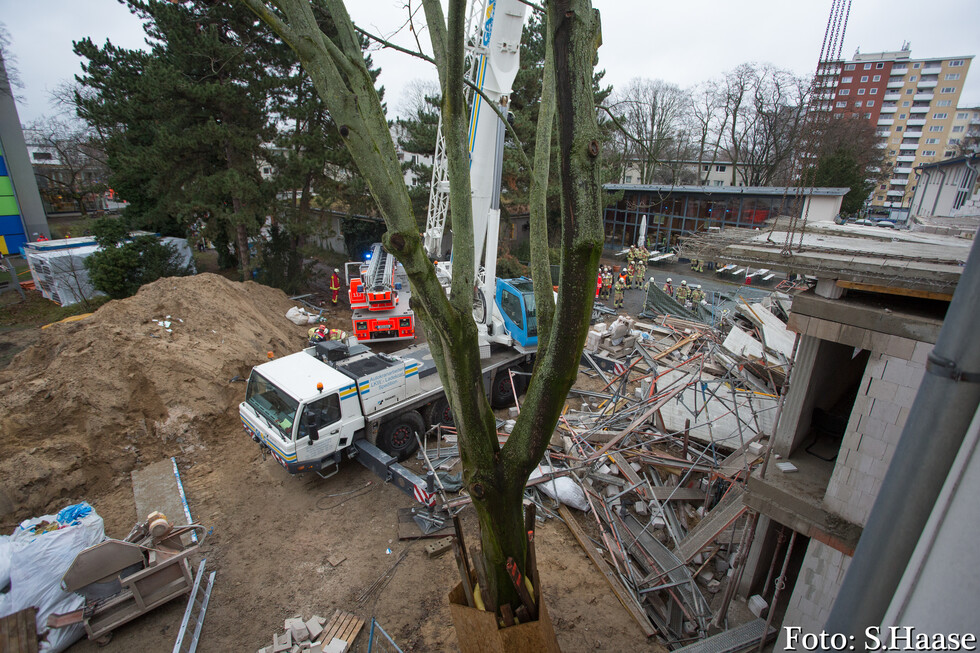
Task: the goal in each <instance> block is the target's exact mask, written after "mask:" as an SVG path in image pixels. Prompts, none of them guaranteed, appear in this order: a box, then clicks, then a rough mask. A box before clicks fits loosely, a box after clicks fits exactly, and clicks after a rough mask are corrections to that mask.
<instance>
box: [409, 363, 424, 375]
mask: <svg viewBox="0 0 980 653" xmlns="http://www.w3.org/2000/svg"><path fill="white" fill-rule="evenodd" d="M420 367H422V365H421V364H419V363H413V364H411V365H406V366H405V378H406V379H407V378H408V377H410V376H418V373H419V368H420Z"/></svg>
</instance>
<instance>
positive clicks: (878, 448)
mask: <svg viewBox="0 0 980 653" xmlns="http://www.w3.org/2000/svg"><path fill="white" fill-rule="evenodd" d="M861 453H863V454H866V455H868V456H870V457H871V458H875V459H878V460H881V459H882V458H884V456H885V443H884V441H883V440H878V439H877V438H865V439H864V440H862V441H861Z"/></svg>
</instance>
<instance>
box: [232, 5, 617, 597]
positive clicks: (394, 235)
mask: <svg viewBox="0 0 980 653" xmlns="http://www.w3.org/2000/svg"><path fill="white" fill-rule="evenodd" d="M240 1H241V2H243V3H244V4H245V5H247V6H248V7H249V8H250V9H251V10H252V11H254V12H255V13H256V14H257V15H258V16H259V17H260V18H261V19H262V20H264V21H265V22H266V23H268V24H269V25H270V26H271V27H272V28H273V29H274V30H275V31H276V32H277V33H278V34H279V36H280V37H281V38H282V39H283V40H284V41H285V42H286V43H288V44H289V45H290V47H292V48H293V50H294V51H295V52H296V54H297V55H298V57H299V59H300V61H301V62H302V64H303V66H304V68H305V69H306V70H307V72H308V73H309V75H310V77H311V78H312V79H313V81H314V84H315V86H316V89H317V92H318V93H319V94H320V96H321V97H322V98H323V100H324V103H325V104H326V105H327V108H328V109H329V111H330V114H331V117H332V118H333V121H334V122H335V123H336V125H337V126H338V128H339V130H340V135H341V137H342V138H343V140H344V143H345V145H346V146H347V148H348V149H349V151H350V153H351V156H352V157H353V159H354V161H355V162H356V163H357V167H358V170H359V171H360V173H361V174H362V175H363V177H364V180H365V182H366V184H367V186H368V188H369V190H370V192H371V194H372V195H373V197H374V199H375V201H376V202H377V204H378V208H379V210H380V211H381V214H382V215H383V217H384V219H385V223H386V225H387V227H388V232H387V234H386V235H385V238H384V244H385V247H386V249H388V250H389V251H390V252H391V253H393V254H394V255H395V257H396V258H397V259H398V260H399V261H400V262H401V263H402V265H403V266H404V268H405V271H406V273H407V274H408V277H409V279H410V281H411V283H412V290H413V294H412V302H413V308H414V309H415V311H416V314H417V315H418V317H419V318H420V319H421V321H422V324H423V325H424V327H425V331H426V334H427V336H428V338H429V345H430V349H431V351H432V355H433V358H434V360H435V362H436V366H437V368H438V371H439V375H440V378H441V379H442V382H443V385H444V387H445V389H446V396H447V398H448V399H449V404H450V406H451V408H452V411H453V415H454V418H455V421H456V425H457V428H458V431H459V440H460V454H461V457H462V462H463V472H464V482H465V484H466V487H467V489H468V490H469V492H470V494H471V496H472V497H473V499H474V501H473V505H474V507H475V509H476V512H477V515H478V517H479V521H480V526H481V542H482V545H483V555H484V558H485V561H486V563H487V565H486V566H487V570H488V575H489V579H488V584H489V587H488V588H485V589H486V591H488V592H489V593H490V594H491V596H493V597H495V598H496V601H495V603H497V604H498V605H500V604H502V603H504V602H506V603H510V604H512V605H514V606H516V605H518V604H519V601H518V599H517V596H516V593H515V592H514V589H513V586H512V585H511V583H510V581H509V578H508V576H507V571H506V566H505V565H506V560H507V558H508V557H512V558H513V559H514V560H515V561H517V563H518V565H519V566H520V568H521V570H522V572H523V571H524V561H525V559H526V544H527V543H526V534H525V533H524V528H523V508H522V499H523V491H524V484H525V483H526V481H527V478H528V476H529V475H530V473H531V472H532V471H533V470H534V468H535V467H536V466H537V464H538V462H539V461H540V460H541V457H542V456H543V455H544V451H545V448H546V447H547V445H548V442H549V441H550V439H551V434H552V433H553V431H554V428H555V424H556V423H557V421H558V417H559V415H560V412H561V408H562V406H563V405H564V401H565V398H566V396H567V394H568V390H569V389H570V388H571V385H572V383H573V381H574V380H575V377H576V375H577V373H578V361H579V357H580V353H581V350H582V346H583V344H584V342H585V336H586V333H587V331H588V325H589V317H590V314H591V311H592V300H593V297H594V293H595V278H596V270H597V266H598V262H599V255H600V252H601V248H602V242H603V239H602V221H601V216H600V210H601V205H600V192H601V188H600V183H599V158H598V154H599V150H600V147H599V140H598V139H599V130H598V126H597V124H596V115H595V107H594V102H593V94H592V71H593V67H594V64H595V57H596V48H597V47H598V44H599V19H598V12H597V11H594V10H593V9H592V8H591V3H590V2H589V1H588V0H552V1H551V2H550V3H549V8H548V30H549V39H550V40H551V42H552V43H553V56H554V64H555V65H554V70H555V71H556V73H557V74H555V75H554V78H555V82H554V85H555V88H556V91H555V92H554V96H553V97H554V98H556V100H552V101H544V100H543V101H542V108H541V119H540V122H539V128H540V129H541V131H542V132H548V133H547V134H541V135H539V143H538V146H537V147H536V156H535V159H536V160H535V163H536V167H538V166H540V169H537V170H536V171H535V173H536V174H535V177H534V185H535V189H536V191H538V192H539V193H541V197H542V198H543V196H544V191H545V190H546V189H545V188H544V185H545V184H546V183H547V178H548V174H547V161H548V155H549V153H548V150H549V148H548V147H547V143H548V141H549V140H550V125H551V124H552V122H553V118H552V112H554V110H555V109H554V107H555V104H557V115H558V120H557V124H558V128H559V132H560V140H561V171H562V174H561V178H562V198H563V214H564V216H563V222H562V233H561V252H562V254H561V275H560V282H559V291H558V299H557V304H555V303H554V300H553V299H552V294H551V288H550V277H549V276H548V275H547V274H545V272H544V270H547V269H548V267H547V266H548V260H547V255H548V252H547V227H546V223H545V217H544V207H543V204H544V203H543V201H539V202H535V203H534V208H533V209H532V229H533V230H534V234H535V238H534V240H536V241H539V243H545V246H544V247H543V248H539V247H536V248H535V249H534V250H533V251H532V269H533V270H534V271H535V277H536V278H537V279H539V282H538V283H536V284H535V286H536V288H535V295H536V299H537V305H538V306H539V310H541V309H542V308H543V310H542V311H541V312H542V321H541V322H540V323H539V343H540V344H539V348H538V354H537V361H536V365H535V369H534V373H533V375H532V378H531V381H530V384H529V386H528V390H527V395H526V397H525V399H524V402H523V405H522V409H521V414H520V417H519V418H518V420H517V423H516V425H515V427H514V430H513V433H512V434H511V436H510V438H509V439H508V441H507V443H506V444H505V445H504V446H502V447H501V446H500V445H499V444H498V443H497V436H496V429H495V422H494V416H493V412H492V411H491V409H490V406H489V404H488V402H487V399H486V393H485V390H484V388H483V384H482V382H481V379H482V368H481V363H480V355H479V346H478V339H477V329H476V325H475V323H474V322H473V317H472V302H473V288H474V282H475V279H474V277H473V269H474V266H473V264H472V262H473V259H474V256H475V252H474V251H473V244H472V243H473V237H472V235H473V216H472V211H471V206H470V179H469V162H468V153H467V147H466V134H467V122H468V113H469V107H468V106H467V105H466V100H465V95H464V81H463V72H464V69H463V65H464V61H463V59H464V51H463V36H464V34H463V31H464V27H465V20H466V9H467V2H466V0H450V1H449V8H448V14H444V13H443V9H442V5H441V3H440V2H439V0H422V4H423V7H424V9H425V14H426V18H427V22H428V30H429V34H430V38H431V42H432V48H433V53H434V59H435V63H436V66H437V68H438V71H439V80H440V85H441V86H442V92H443V93H442V97H443V105H442V120H443V133H444V135H445V138H446V150H447V158H448V170H449V179H450V203H451V206H452V229H453V235H454V238H453V247H454V250H453V257H454V261H453V263H454V264H453V270H454V276H453V280H452V288H451V290H450V293H449V296H448V297H447V296H446V293H445V292H444V290H443V289H442V287H441V286H440V284H439V282H438V280H437V279H436V276H435V269H434V267H433V265H432V262H431V261H429V259H428V258H427V257H426V255H425V252H424V250H423V247H422V242H421V239H420V237H419V233H418V229H417V227H416V222H415V217H414V214H413V209H412V204H411V201H410V199H409V195H408V190H407V188H406V186H405V183H404V181H403V177H402V171H401V167H400V165H399V162H398V158H397V155H396V152H395V146H394V143H393V142H392V139H391V135H390V132H389V130H388V124H387V122H386V119H385V115H384V112H383V110H382V107H381V103H380V101H379V100H378V96H377V93H376V92H375V89H374V84H373V80H372V78H371V76H370V74H369V73H368V69H367V67H366V66H365V64H364V59H363V53H362V51H361V47H360V39H359V35H358V33H357V31H356V30H355V28H354V27H353V25H352V24H351V21H350V17H349V16H348V14H347V11H346V8H345V7H344V4H343V2H341V1H340V0H318V1H317V2H314V3H311V2H309V1H308V0H240ZM550 77H551V72H550V69H549V72H547V73H546V81H548V79H549V78H550ZM550 85H551V84H550V83H549V84H546V88H547V87H548V86H550ZM546 95H547V94H546ZM541 138H544V139H545V140H544V141H543V143H544V144H542V143H541V142H540V140H541ZM542 257H543V261H542ZM541 279H544V280H546V281H545V283H541V282H540V280H541ZM552 316H553V317H552ZM542 331H544V333H543V335H542Z"/></svg>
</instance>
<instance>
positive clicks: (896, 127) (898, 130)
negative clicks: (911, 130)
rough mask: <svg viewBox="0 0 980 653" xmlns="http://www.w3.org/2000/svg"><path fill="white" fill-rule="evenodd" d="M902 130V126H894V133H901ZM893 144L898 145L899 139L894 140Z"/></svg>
mask: <svg viewBox="0 0 980 653" xmlns="http://www.w3.org/2000/svg"><path fill="white" fill-rule="evenodd" d="M902 129H904V127H902V125H896V126H895V131H897V132H900V131H902ZM895 142H896V143H898V142H899V139H895Z"/></svg>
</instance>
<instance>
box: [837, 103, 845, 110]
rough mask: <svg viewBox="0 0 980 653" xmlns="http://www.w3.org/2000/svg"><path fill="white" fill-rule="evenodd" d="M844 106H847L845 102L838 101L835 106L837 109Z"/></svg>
mask: <svg viewBox="0 0 980 653" xmlns="http://www.w3.org/2000/svg"><path fill="white" fill-rule="evenodd" d="M846 106H847V102H838V103H837V108H838V109H843V108H845V107H846Z"/></svg>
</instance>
